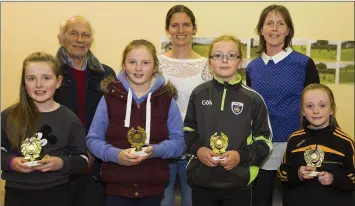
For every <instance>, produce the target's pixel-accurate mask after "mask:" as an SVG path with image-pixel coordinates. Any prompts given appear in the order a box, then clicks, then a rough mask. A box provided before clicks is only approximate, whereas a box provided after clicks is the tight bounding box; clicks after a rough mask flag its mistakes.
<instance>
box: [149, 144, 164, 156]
mask: <svg viewBox="0 0 355 206" xmlns="http://www.w3.org/2000/svg"><path fill="white" fill-rule="evenodd" d="M151 146H152V147H153V152H152V157H153V158H154V157H161V156H163V154H162V153H163V148H162V145H159V144H155V145H151Z"/></svg>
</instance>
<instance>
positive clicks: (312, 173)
mask: <svg viewBox="0 0 355 206" xmlns="http://www.w3.org/2000/svg"><path fill="white" fill-rule="evenodd" d="M318 173H319V172H316V171H312V172H311V173H309V174H308V176H312V177H316V176H317V174H318Z"/></svg>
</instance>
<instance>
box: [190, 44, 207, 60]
mask: <svg viewBox="0 0 355 206" xmlns="http://www.w3.org/2000/svg"><path fill="white" fill-rule="evenodd" d="M209 49H210V45H209V44H196V43H193V44H192V50H194V51H195V52H196V53H198V54H199V55H201V56H203V57H206V58H207V57H208V52H209Z"/></svg>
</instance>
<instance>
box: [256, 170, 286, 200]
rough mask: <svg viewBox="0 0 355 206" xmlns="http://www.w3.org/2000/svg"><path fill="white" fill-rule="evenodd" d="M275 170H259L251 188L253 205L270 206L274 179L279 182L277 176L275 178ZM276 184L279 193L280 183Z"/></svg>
mask: <svg viewBox="0 0 355 206" xmlns="http://www.w3.org/2000/svg"><path fill="white" fill-rule="evenodd" d="M276 172H277V171H276V170H263V169H260V170H259V174H258V176H257V177H256V179H255V180H254V186H253V189H252V205H253V206H272V198H273V191H274V187H275V181H278V182H280V181H279V180H278V178H276V174H277V173H276ZM277 185H278V189H279V190H280V193H281V185H280V184H277Z"/></svg>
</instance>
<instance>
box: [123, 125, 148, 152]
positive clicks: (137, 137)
mask: <svg viewBox="0 0 355 206" xmlns="http://www.w3.org/2000/svg"><path fill="white" fill-rule="evenodd" d="M127 138H128V142H129V143H130V144H131V147H132V150H131V153H132V154H136V155H138V156H147V153H145V152H144V149H146V148H147V147H143V146H144V145H145V141H146V139H147V134H146V132H145V130H144V129H143V128H142V127H140V126H138V129H137V130H135V129H134V128H131V129H130V130H129V131H128V134H127Z"/></svg>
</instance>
